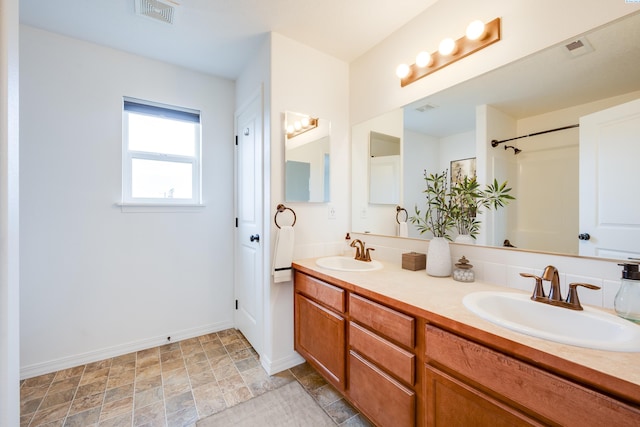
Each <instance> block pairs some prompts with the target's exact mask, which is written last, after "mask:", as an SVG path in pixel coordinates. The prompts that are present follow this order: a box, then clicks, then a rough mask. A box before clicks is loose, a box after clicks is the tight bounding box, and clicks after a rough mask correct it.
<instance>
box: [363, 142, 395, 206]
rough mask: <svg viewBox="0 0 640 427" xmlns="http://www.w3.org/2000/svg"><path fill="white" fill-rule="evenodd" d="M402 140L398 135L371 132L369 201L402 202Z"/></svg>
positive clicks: (382, 203) (377, 202) (384, 203)
mask: <svg viewBox="0 0 640 427" xmlns="http://www.w3.org/2000/svg"><path fill="white" fill-rule="evenodd" d="M400 141H401V138H399V137H397V136H392V135H387V134H384V133H379V132H374V131H371V132H370V133H369V203H373V204H381V205H397V204H398V203H400Z"/></svg>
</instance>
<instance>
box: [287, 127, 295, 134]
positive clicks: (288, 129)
mask: <svg viewBox="0 0 640 427" xmlns="http://www.w3.org/2000/svg"><path fill="white" fill-rule="evenodd" d="M293 132H295V129H294V127H293V125H289V126H287V134H288V135H291V134H292V133H293Z"/></svg>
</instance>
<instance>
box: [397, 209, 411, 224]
mask: <svg viewBox="0 0 640 427" xmlns="http://www.w3.org/2000/svg"><path fill="white" fill-rule="evenodd" d="M402 211H404V222H407V220H408V219H409V213H408V212H407V210H406V209H405V208H401V207H400V206H396V222H397V223H398V224H400V220H399V219H398V216H399V215H400V212H402Z"/></svg>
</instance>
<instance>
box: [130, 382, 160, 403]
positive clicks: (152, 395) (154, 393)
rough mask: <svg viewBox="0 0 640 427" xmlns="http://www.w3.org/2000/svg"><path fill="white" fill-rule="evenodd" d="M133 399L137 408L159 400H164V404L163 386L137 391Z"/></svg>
mask: <svg viewBox="0 0 640 427" xmlns="http://www.w3.org/2000/svg"><path fill="white" fill-rule="evenodd" d="M133 401H134V404H135V407H136V408H142V407H144V406H148V405H151V404H154V403H157V402H162V403H163V404H164V393H163V391H162V387H156V388H151V389H148V390H144V391H141V392H137V393H136V394H135V395H134V397H133Z"/></svg>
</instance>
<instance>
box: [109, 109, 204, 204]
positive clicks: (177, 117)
mask: <svg viewBox="0 0 640 427" xmlns="http://www.w3.org/2000/svg"><path fill="white" fill-rule="evenodd" d="M145 102H146V101H140V100H134V99H129V98H125V99H124V103H123V116H122V123H123V132H122V135H123V141H122V148H123V155H122V161H123V164H122V182H123V184H122V191H123V196H122V201H123V202H124V203H136V202H142V203H144V204H154V203H157V204H161V205H165V204H191V203H193V204H199V203H200V202H201V200H200V173H201V172H200V170H201V167H200V112H199V111H194V110H187V109H184V108H178V107H170V106H166V105H160V104H157V103H151V102H149V103H148V104H147V103H145Z"/></svg>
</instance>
